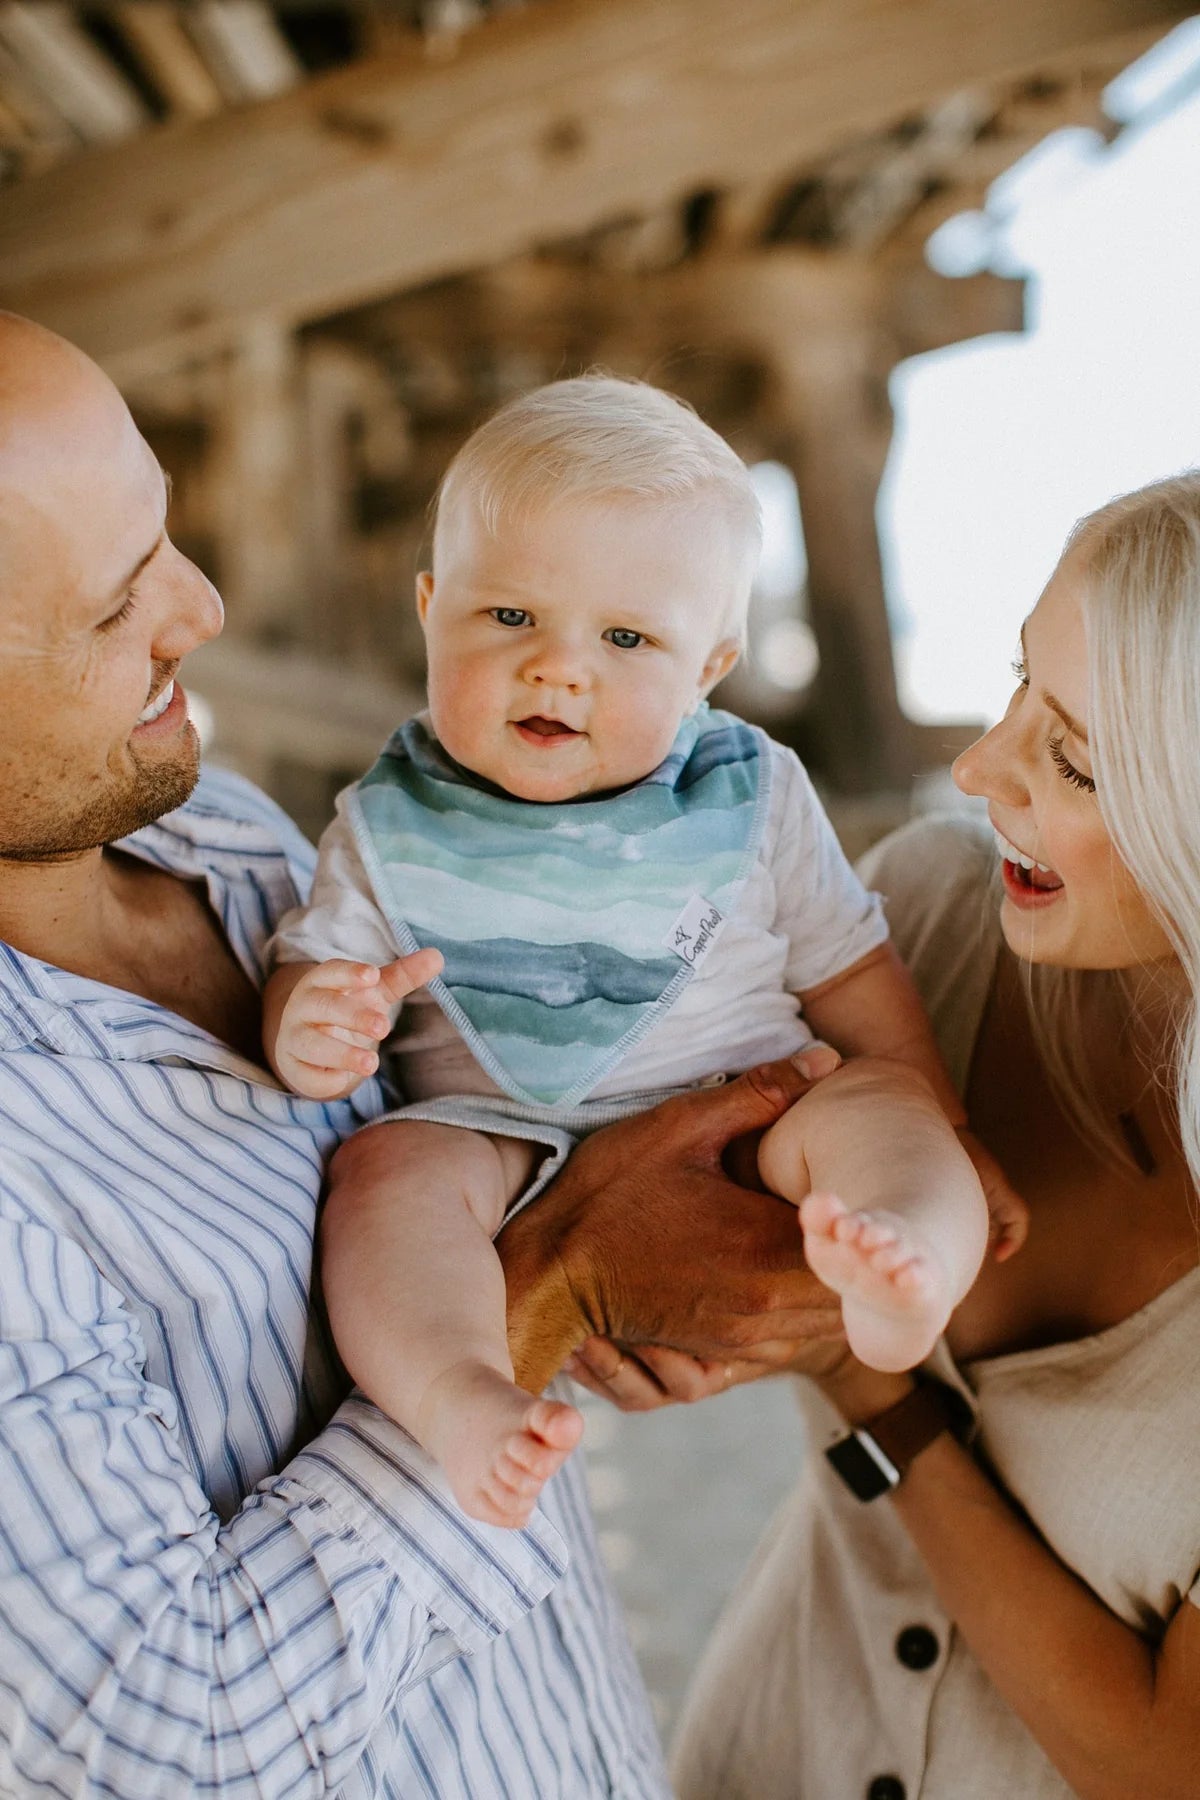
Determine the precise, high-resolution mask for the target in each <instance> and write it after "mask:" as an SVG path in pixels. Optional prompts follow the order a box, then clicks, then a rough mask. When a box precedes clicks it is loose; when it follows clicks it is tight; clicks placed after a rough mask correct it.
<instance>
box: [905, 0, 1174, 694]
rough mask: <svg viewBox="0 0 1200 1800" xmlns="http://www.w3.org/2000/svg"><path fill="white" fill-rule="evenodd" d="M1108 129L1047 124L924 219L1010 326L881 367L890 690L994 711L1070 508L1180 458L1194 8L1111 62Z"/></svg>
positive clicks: (936, 253) (946, 261)
mask: <svg viewBox="0 0 1200 1800" xmlns="http://www.w3.org/2000/svg"><path fill="white" fill-rule="evenodd" d="M1109 109H1110V111H1112V112H1113V113H1114V115H1115V116H1118V117H1121V118H1124V119H1129V120H1130V121H1131V122H1130V123H1129V124H1128V125H1127V126H1126V129H1125V130H1124V131H1123V132H1122V133H1121V135H1120V137H1119V138H1118V139H1117V140H1116V142H1115V143H1114V144H1113V145H1112V146H1111V147H1108V148H1106V147H1105V146H1104V145H1103V143H1102V142H1101V140H1100V139H1098V138H1097V137H1096V136H1095V135H1094V134H1092V133H1089V132H1086V131H1070V132H1060V133H1058V134H1057V135H1056V136H1055V137H1054V138H1052V139H1050V140H1048V143H1047V144H1046V145H1045V146H1043V147H1042V148H1041V149H1040V150H1039V151H1037V152H1035V153H1034V154H1033V155H1032V156H1030V157H1027V158H1026V159H1025V161H1024V162H1023V163H1022V164H1021V165H1019V166H1018V168H1017V170H1015V171H1010V172H1009V174H1008V175H1006V176H1005V177H1003V178H1002V179H1001V181H999V182H997V183H996V185H995V187H994V188H993V189H992V192H991V194H990V195H989V199H988V207H987V213H986V215H982V214H974V215H967V216H966V217H965V218H964V219H963V220H961V221H956V222H953V224H952V227H951V228H943V232H942V233H941V234H939V236H938V238H936V239H935V240H934V242H933V244H932V246H931V252H930V254H931V260H934V261H935V266H948V267H952V268H957V269H959V270H965V271H968V272H969V271H970V270H972V269H973V268H976V267H979V266H982V264H983V263H984V262H985V261H990V265H991V266H992V267H994V268H997V269H1000V270H1002V271H1004V272H1013V273H1017V272H1024V273H1026V275H1027V276H1028V288H1027V295H1028V301H1027V320H1028V325H1029V329H1028V330H1027V332H1026V333H1025V334H1024V335H1023V336H1020V337H1015V336H1010V337H991V338H982V339H977V340H974V341H972V342H970V343H967V344H961V345H955V346H953V347H952V348H951V349H949V350H944V351H938V352H936V353H935V354H932V355H929V356H922V357H916V358H914V359H913V360H912V361H911V362H908V363H905V364H903V365H902V366H901V367H900V368H899V369H897V370H896V372H895V374H894V376H893V379H892V398H893V403H894V405H895V409H896V436H895V441H894V445H893V450H892V456H891V459H890V462H889V465H888V471H887V475H886V477H885V481H884V488H883V492H882V495H881V499H880V525H881V535H882V538H883V543H884V556H885V566H886V571H887V579H888V588H889V595H890V601H891V605H892V607H893V611H894V615H895V619H896V637H897V659H898V663H899V670H900V681H901V695H902V699H903V702H904V705H905V707H906V710H907V711H909V712H910V713H911V714H912V715H913V716H914V717H916V718H922V719H929V720H936V719H943V718H961V719H967V718H986V719H988V720H991V719H994V718H996V717H998V716H999V714H1000V713H1001V712H1002V711H1003V710H1004V707H1005V705H1006V703H1007V700H1008V696H1009V694H1010V693H1011V690H1012V685H1013V682H1012V674H1011V668H1010V664H1011V661H1012V657H1013V654H1014V651H1015V648H1016V643H1017V633H1018V629H1019V626H1020V623H1021V620H1022V619H1023V618H1024V616H1025V614H1026V613H1027V612H1028V611H1029V609H1030V607H1031V606H1032V605H1033V603H1034V601H1035V600H1036V598H1037V595H1038V592H1039V590H1040V589H1041V587H1042V585H1043V583H1044V582H1045V580H1046V578H1047V576H1048V575H1049V573H1050V571H1051V569H1052V568H1053V566H1054V563H1055V561H1056V560H1057V557H1058V553H1059V550H1060V549H1061V547H1062V542H1063V539H1064V538H1065V536H1066V534H1067V532H1068V530H1069V529H1070V527H1071V525H1072V523H1073V522H1074V520H1075V519H1076V518H1077V517H1078V516H1079V515H1080V514H1081V513H1084V512H1087V511H1089V510H1090V509H1091V508H1092V507H1094V506H1097V505H1099V504H1100V503H1101V502H1102V501H1104V500H1107V499H1108V498H1110V497H1111V496H1112V495H1113V494H1117V493H1121V492H1123V491H1124V490H1126V489H1129V488H1132V487H1137V486H1139V485H1140V484H1141V483H1143V482H1145V481H1150V480H1153V479H1155V478H1156V477H1158V476H1162V475H1168V474H1171V473H1173V472H1174V471H1176V470H1178V469H1182V468H1188V467H1191V466H1192V465H1194V464H1200V18H1198V19H1192V20H1190V21H1188V23H1187V24H1185V25H1182V26H1180V27H1179V28H1178V29H1177V30H1176V31H1175V32H1173V33H1172V34H1171V36H1170V37H1169V38H1168V39H1166V40H1164V42H1163V43H1162V44H1160V45H1159V46H1157V47H1156V49H1155V50H1154V51H1153V52H1151V54H1150V56H1149V57H1146V58H1143V59H1142V61H1141V62H1140V63H1138V64H1136V65H1135V66H1134V68H1133V70H1131V71H1126V73H1125V74H1124V75H1123V76H1121V77H1120V79H1119V81H1118V82H1116V83H1114V84H1113V87H1112V88H1110V90H1109Z"/></svg>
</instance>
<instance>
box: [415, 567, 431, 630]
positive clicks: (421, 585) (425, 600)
mask: <svg viewBox="0 0 1200 1800" xmlns="http://www.w3.org/2000/svg"><path fill="white" fill-rule="evenodd" d="M432 599H433V570H432V569H422V570H421V573H420V574H419V575H418V576H417V617H418V619H420V621H421V623H422V625H423V624H424V623H425V614H426V613H427V612H428V611H429V602H430V601H431V600H432Z"/></svg>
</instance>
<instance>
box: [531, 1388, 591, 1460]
mask: <svg viewBox="0 0 1200 1800" xmlns="http://www.w3.org/2000/svg"><path fill="white" fill-rule="evenodd" d="M525 1423H526V1430H527V1431H528V1432H530V1433H532V1435H533V1436H534V1437H535V1438H540V1439H541V1440H542V1442H543V1443H544V1444H548V1445H549V1446H550V1448H551V1449H552V1450H557V1451H558V1452H559V1454H560V1455H561V1456H566V1455H568V1454H569V1453H570V1451H572V1450H574V1448H575V1446H576V1444H578V1442H579V1440H580V1438H581V1437H582V1436H583V1414H582V1413H581V1412H579V1410H578V1409H577V1408H576V1407H574V1406H568V1405H567V1404H566V1402H565V1401H562V1400H537V1401H535V1402H534V1404H533V1406H531V1407H530V1409H529V1416H528V1418H527V1419H526V1422H525Z"/></svg>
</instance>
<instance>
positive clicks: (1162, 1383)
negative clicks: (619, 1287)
mask: <svg viewBox="0 0 1200 1800" xmlns="http://www.w3.org/2000/svg"><path fill="white" fill-rule="evenodd" d="M1022 637H1023V647H1022V655H1021V660H1020V662H1019V664H1018V667H1017V687H1016V691H1015V693H1014V695H1013V698H1012V702H1011V704H1010V706H1009V709H1008V711H1007V713H1006V715H1005V717H1004V719H1003V720H1002V721H1001V723H1000V724H999V725H997V726H996V727H995V729H994V730H993V731H991V732H989V733H988V734H987V736H986V737H984V738H982V739H981V740H980V741H979V742H978V743H977V744H976V745H974V746H973V748H972V749H970V750H969V751H967V752H966V754H965V755H964V756H963V757H962V758H961V759H960V761H959V763H958V765H957V768H956V778H957V780H958V783H959V785H960V787H962V788H963V789H964V790H965V791H966V792H967V793H970V794H974V795H979V796H982V797H983V798H985V799H986V801H987V811H988V818H989V821H990V824H989V826H988V827H986V828H984V830H983V832H981V831H980V830H979V829H975V828H972V826H971V825H969V824H964V823H962V822H953V823H951V822H948V821H944V820H943V821H939V822H933V823H923V824H918V825H915V826H912V827H909V828H908V829H907V830H906V831H904V832H901V833H900V834H899V835H898V836H896V837H894V838H893V839H891V840H890V841H889V842H888V843H887V844H885V845H884V846H882V847H881V848H880V849H879V850H878V851H877V852H876V853H875V855H874V856H873V857H872V859H871V860H870V863H869V866H868V870H867V875H868V879H869V881H870V882H871V883H873V884H874V885H875V886H877V887H880V888H882V889H883V891H884V892H885V893H886V895H887V896H888V904H889V915H890V919H891V924H892V929H893V932H894V935H895V938H896V941H897V944H898V946H899V948H900V949H901V951H902V952H903V953H904V954H905V955H906V956H907V958H908V960H909V964H910V967H911V968H912V970H913V972H914V974H915V976H916V978H917V982H918V985H919V986H920V988H921V989H922V992H923V996H924V999H925V1001H926V1004H927V1006H928V1008H929V1011H930V1013H931V1016H932V1018H933V1020H934V1023H935V1026H936V1028H937V1030H938V1033H939V1037H940V1041H941V1047H942V1050H943V1053H944V1055H945V1056H946V1059H947V1061H948V1062H949V1064H950V1066H951V1069H952V1071H953V1072H954V1073H955V1075H956V1078H957V1079H958V1080H959V1082H960V1083H961V1085H962V1088H963V1091H964V1093H965V1095H966V1099H967V1103H968V1112H969V1114H970V1117H971V1120H972V1123H973V1125H974V1126H975V1129H976V1130H977V1131H978V1133H979V1135H980V1136H981V1137H982V1138H983V1140H984V1142H985V1144H987V1145H988V1147H989V1148H990V1149H991V1150H992V1151H993V1152H994V1153H995V1154H996V1155H997V1156H998V1157H999V1158H1000V1160H1001V1162H1002V1163H1003V1165H1004V1167H1005V1169H1006V1170H1007V1172H1008V1174H1009V1176H1010V1178H1011V1179H1012V1181H1013V1183H1014V1185H1015V1186H1016V1188H1017V1189H1018V1191H1019V1192H1021V1193H1022V1194H1023V1195H1024V1196H1025V1198H1026V1199H1027V1201H1028V1202H1029V1205H1030V1209H1031V1226H1030V1232H1029V1238H1028V1241H1027V1243H1026V1246H1025V1248H1024V1250H1023V1251H1022V1253H1021V1254H1020V1255H1019V1256H1017V1257H1015V1258H1014V1259H1013V1260H1012V1262H1010V1263H1005V1264H997V1263H995V1262H992V1261H988V1262H986V1263H985V1264H984V1267H983V1269H982V1271H981V1273H980V1276H979V1279H978V1281H977V1283H976V1285H975V1287H974V1289H973V1290H972V1292H971V1293H970V1294H969V1296H968V1297H967V1299H966V1300H965V1301H964V1302H963V1303H962V1305H961V1306H960V1307H959V1309H958V1311H957V1313H956V1314H955V1316H954V1318H953V1319H952V1321H951V1325H950V1328H949V1330H948V1332H947V1334H946V1338H945V1340H944V1342H943V1344H942V1345H940V1346H939V1349H938V1351H937V1352H936V1353H935V1356H934V1357H933V1359H932V1360H931V1362H930V1363H929V1364H928V1365H927V1368H926V1371H925V1372H924V1374H923V1376H922V1377H920V1378H918V1379H917V1380H915V1381H914V1378H913V1377H912V1376H911V1375H899V1376H897V1375H881V1374H879V1373H878V1372H876V1371H873V1370H867V1369H865V1368H864V1367H863V1366H862V1365H861V1364H858V1363H856V1362H854V1361H853V1360H851V1359H849V1358H848V1356H847V1354H846V1353H845V1352H844V1351H843V1352H836V1353H831V1355H830V1356H829V1357H828V1358H827V1359H826V1361H827V1366H826V1367H825V1368H824V1369H814V1367H813V1359H812V1358H811V1357H810V1358H809V1361H808V1365H807V1369H806V1372H807V1373H808V1374H810V1375H811V1376H813V1379H811V1380H809V1381H807V1382H805V1383H804V1384H803V1389H804V1392H803V1404H804V1409H805V1412H806V1414H807V1416H808V1421H809V1425H810V1432H811V1441H812V1445H813V1450H814V1454H813V1455H812V1457H811V1458H810V1461H809V1464H808V1467H807V1469H806V1472H805V1476H804V1479H803V1481H802V1484H801V1486H800V1488H799V1490H798V1491H797V1492H796V1493H795V1495H794V1496H793V1497H792V1499H791V1500H790V1501H789V1503H788V1504H787V1505H786V1506H785V1508H784V1510H783V1512H782V1513H781V1515H780V1516H779V1517H778V1518H777V1519H776V1521H775V1523H774V1525H773V1527H772V1528H771V1530H770V1532H769V1533H768V1536H767V1538H766V1539H765V1540H764V1542H763V1543H762V1545H761V1546H760V1548H759V1550H758V1553H757V1557H756V1560H755V1562H754V1565H753V1566H752V1568H751V1569H750V1571H749V1572H748V1574H747V1576H746V1577H745V1579H744V1581H743V1584H742V1586H741V1588H740V1590H739V1592H738V1594H737V1595H736V1597H735V1599H734V1601H733V1602H732V1604H731V1606H730V1607H729V1609H728V1610H727V1612H726V1615H725V1617H724V1619H723V1621H722V1622H721V1624H720V1626H719V1627H718V1630H717V1632H716V1635H715V1637H714V1639H713V1642H712V1644H711V1645H710V1648H709V1651H708V1654H707V1657H706V1659H705V1662H704V1664H703V1667H702V1669H701V1671H700V1674H699V1677H698V1680H697V1683H696V1686H695V1689H694V1691H693V1694H692V1697H691V1701H690V1705H689V1708H688V1710H687V1713H686V1716H685V1719H684V1722H683V1727H682V1731H681V1736H680V1741H679V1747H678V1751H677V1756H676V1764H675V1779H676V1782H677V1786H678V1791H679V1793H680V1795H681V1796H682V1800H860V1797H861V1800H904V1796H906V1795H907V1796H908V1797H909V1800H916V1797H917V1795H918V1794H919V1795H920V1796H921V1800H1008V1797H1010V1796H1012V1797H1014V1800H1015V1797H1018V1796H1019V1800H1050V1797H1051V1796H1055V1797H1057V1796H1062V1795H1067V1794H1076V1795H1079V1796H1083V1797H1084V1800H1130V1797H1131V1796H1137V1797H1138V1800H1168V1797H1170V1800H1176V1797H1177V1800H1184V1797H1185V1796H1186V1797H1187V1800H1194V1797H1195V1795H1196V1794H1198V1793H1200V1579H1198V1575H1200V1270H1198V1268H1197V1261H1198V1249H1200V1233H1198V1226H1197V1206H1196V1196H1197V1182H1198V1180H1200V1047H1198V1045H1197V1032H1196V994H1197V984H1198V982H1200V474H1193V475H1188V476H1184V477H1182V478H1180V479H1177V480H1173V481H1167V482H1163V483H1160V484H1158V485H1156V486H1154V487H1149V488H1145V489H1143V490H1142V491H1140V492H1138V493H1135V494H1131V495H1128V496H1127V497H1125V498H1123V499H1120V500H1117V501H1115V502H1114V503H1113V504H1111V505H1109V506H1106V507H1104V508H1103V509H1102V510H1101V511H1099V512H1097V513H1095V514H1093V515H1092V516H1091V517H1090V518H1087V519H1085V520H1084V521H1083V522H1082V523H1081V524H1080V525H1079V527H1078V528H1077V529H1076V531H1075V532H1074V534H1073V535H1072V537H1071V539H1070V542H1069V543H1068V546H1067V549H1066V552H1065V554H1064V556H1063V559H1062V562H1061V563H1060V565H1059V567H1058V569H1057V570H1056V572H1055V574H1054V576H1053V578H1052V580H1051V581H1050V583H1049V585H1048V587H1047V588H1046V590H1045V592H1044V594H1043V595H1042V596H1041V598H1040V600H1039V601H1038V603H1037V605H1036V607H1035V608H1034V610H1033V612H1032V613H1031V614H1030V616H1029V618H1028V620H1027V621H1026V624H1025V628H1024V632H1023V634H1022ZM993 833H994V840H993ZM997 844H998V846H999V857H997V853H996V845H997ZM997 861H999V864H1000V879H1001V881H1002V898H1001V900H1000V902H999V908H998V917H997V907H996V889H995V878H996V864H997ZM599 1354H600V1353H599V1351H598V1350H597V1349H595V1348H593V1349H592V1350H590V1351H589V1358H590V1359H591V1360H592V1361H593V1362H594V1363H595V1362H596V1359H597V1357H598V1356H599ZM597 1366H598V1365H597ZM660 1372H661V1371H660ZM636 1380H637V1371H636V1370H632V1369H630V1368H629V1365H628V1362H627V1363H626V1364H625V1366H624V1368H623V1369H622V1371H621V1374H620V1376H619V1378H618V1380H617V1382H616V1383H615V1384H614V1385H615V1386H616V1387H617V1388H618V1390H619V1392H620V1393H621V1394H622V1396H623V1398H624V1399H625V1401H626V1403H632V1404H637V1403H638V1402H639V1400H641V1399H643V1398H644V1396H642V1395H640V1394H639V1393H638V1392H637V1390H636V1388H635V1386H634V1383H635V1381H636ZM934 1382H936V1383H937V1385H936V1386H935V1385H933V1383H934ZM677 1385H678V1384H677ZM693 1391H694V1390H693ZM958 1409H960V1410H961V1417H960V1418H958V1419H956V1418H955V1412H956V1410H958ZM955 1427H957V1430H956V1429H955ZM854 1430H857V1431H858V1432H859V1434H860V1435H859V1437H858V1438H857V1439H852V1440H851V1441H850V1443H849V1444H846V1443H845V1442H844V1440H846V1439H847V1437H848V1436H849V1434H850V1433H851V1432H852V1431H854ZM839 1441H841V1442H842V1447H841V1448H840V1449H837V1448H836V1445H837V1443H838V1442H839ZM831 1442H832V1443H834V1445H835V1461H836V1462H837V1463H838V1464H839V1466H840V1468H841V1471H842V1473H841V1474H840V1475H839V1473H838V1469H837V1468H835V1467H834V1466H833V1465H832V1464H831V1463H830V1462H828V1461H826V1458H825V1457H824V1456H822V1455H821V1454H820V1452H821V1450H822V1448H824V1447H825V1446H827V1445H829V1444H831ZM872 1491H874V1492H875V1493H876V1494H877V1496H878V1497H876V1498H874V1499H866V1498H860V1497H859V1495H860V1494H864V1495H865V1494H868V1493H870V1492H872Z"/></svg>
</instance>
